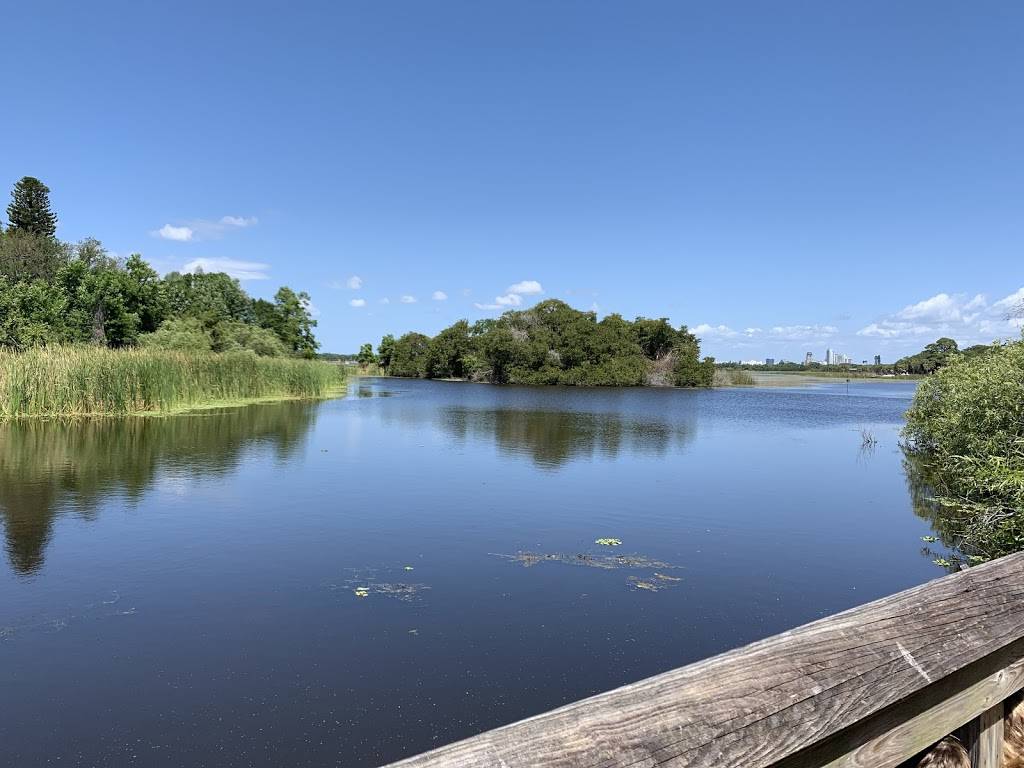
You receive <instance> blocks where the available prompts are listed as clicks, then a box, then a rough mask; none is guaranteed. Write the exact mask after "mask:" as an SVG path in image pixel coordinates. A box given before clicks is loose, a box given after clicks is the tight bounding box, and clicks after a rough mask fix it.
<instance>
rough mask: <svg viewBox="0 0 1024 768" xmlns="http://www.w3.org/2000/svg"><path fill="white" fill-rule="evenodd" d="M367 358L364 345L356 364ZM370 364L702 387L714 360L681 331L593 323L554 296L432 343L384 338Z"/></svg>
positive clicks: (533, 379)
mask: <svg viewBox="0 0 1024 768" xmlns="http://www.w3.org/2000/svg"><path fill="white" fill-rule="evenodd" d="M371 360H372V348H371V347H370V346H369V345H364V346H363V349H362V350H360V355H359V362H360V363H361V364H369V363H370V362H371ZM376 360H377V362H378V363H379V365H380V366H381V368H383V369H384V370H385V371H386V372H387V373H388V375H391V376H406V377H418V378H427V379H469V380H471V381H486V382H490V383H492V384H568V385H580V386H619V387H632V386H642V385H651V386H679V387H709V386H711V384H712V379H713V376H714V359H713V358H710V357H706V358H704V359H703V360H701V359H700V340H699V339H698V338H697V337H696V336H694V335H693V334H692V333H690V332H689V331H688V330H687V328H686V326H682V327H681V328H679V329H678V330H677V329H675V328H673V327H672V326H671V325H670V324H669V322H668V320H667V319H665V318H660V319H656V320H655V319H648V318H644V317H638V318H637V319H636V320H634V321H633V322H630V321H628V320H625V319H623V318H622V317H621V316H619V315H608V316H607V317H604V318H602V319H601V320H600V321H598V319H597V314H596V313H595V312H581V311H579V310H577V309H573V308H572V307H570V306H569V305H568V304H566V303H565V302H563V301H558V300H557V299H549V300H548V301H542V302H540V303H539V304H537V305H536V306H534V307H531V308H530V309H526V310H519V311H510V312H506V313H505V314H503V315H502V316H501V317H499V318H497V319H487V320H479V321H477V322H476V323H474V324H472V325H470V324H469V322H468V321H466V320H460V321H458V322H457V323H455V324H454V325H452V326H451V327H449V328H445V329H444V330H443V331H441V332H440V333H438V334H437V335H436V336H434V337H433V338H430V337H429V336H424V335H423V334H421V333H407V334H405V335H404V336H402V337H400V338H398V339H396V338H394V337H393V336H390V335H389V336H385V337H384V338H383V339H382V340H381V343H380V346H379V347H378V349H377V356H376Z"/></svg>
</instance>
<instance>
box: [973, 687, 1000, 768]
mask: <svg viewBox="0 0 1024 768" xmlns="http://www.w3.org/2000/svg"><path fill="white" fill-rule="evenodd" d="M1002 762H1003V702H1001V701H1000V702H999V703H998V704H996V705H995V706H993V707H991V708H990V709H986V710H985V711H984V712H982V713H981V716H980V717H979V718H978V740H977V741H976V742H975V743H974V744H973V745H972V746H971V766H973V768H999V766H1000V765H1001V764H1002Z"/></svg>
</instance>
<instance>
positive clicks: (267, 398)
mask: <svg viewBox="0 0 1024 768" xmlns="http://www.w3.org/2000/svg"><path fill="white" fill-rule="evenodd" d="M347 393H348V387H347V385H344V384H343V385H342V386H340V387H336V388H332V389H331V390H330V391H327V392H324V393H323V394H322V395H289V394H280V395H262V396H260V397H246V398H229V399H225V400H203V401H201V402H197V403H191V404H188V405H182V406H175V407H173V408H167V409H160V410H139V411H82V412H79V413H62V412H44V413H18V414H13V415H2V414H0V426H2V425H3V424H7V423H10V422H14V421H78V420H82V421H84V420H90V419H138V418H165V417H169V416H185V415H187V414H190V413H201V412H203V411H216V410H225V409H230V408H245V407H246V406H250V405H272V404H274V403H289V402H300V401H308V402H319V401H322V400H340V399H342V398H344V397H345V396H346V394H347Z"/></svg>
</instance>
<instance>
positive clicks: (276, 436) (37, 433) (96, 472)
mask: <svg viewBox="0 0 1024 768" xmlns="http://www.w3.org/2000/svg"><path fill="white" fill-rule="evenodd" d="M315 413H316V406H315V405H313V404H310V403H281V404H278V405H272V406H261V407H253V408H236V409H230V410H224V411H208V412H203V413H197V414H188V415H182V416H176V417H174V418H166V419H163V418H139V419H103V420H95V421H85V422H64V423H62V422H51V421H38V420H27V421H18V422H13V423H6V424H0V518H2V519H3V526H4V534H5V539H6V550H7V555H8V557H9V558H10V562H11V564H12V566H13V568H14V570H15V571H16V572H18V573H20V574H23V575H29V574H32V573H34V572H36V571H37V570H38V569H39V568H40V567H41V566H42V564H43V557H44V551H45V549H46V545H47V543H48V542H49V540H50V536H51V533H52V528H53V522H54V519H55V518H56V517H57V516H58V515H61V514H65V513H71V514H77V515H79V516H81V517H83V518H86V519H89V518H91V517H93V516H94V515H95V514H96V512H97V509H98V508H99V507H100V506H101V504H102V503H103V502H104V500H106V499H107V498H108V497H110V496H111V495H120V496H122V497H123V498H125V499H127V500H128V501H135V500H137V499H139V498H141V496H142V495H143V494H144V493H145V492H146V491H147V490H148V489H149V488H150V487H151V486H152V484H153V482H154V478H155V477H156V475H157V473H158V472H159V471H160V470H161V469H162V468H172V469H175V470H178V471H184V472H186V473H187V474H188V475H189V476H190V477H193V478H202V477H216V476H220V475H223V474H226V473H228V472H231V471H233V470H234V469H235V468H236V467H237V466H238V463H239V461H240V460H241V459H242V457H243V455H244V454H245V452H246V451H247V450H249V449H251V448H254V447H257V446H262V447H268V448H270V450H272V451H273V452H274V455H275V456H276V457H277V458H279V459H282V460H283V459H286V458H287V457H289V456H290V455H292V454H293V453H294V452H295V450H296V448H297V447H298V446H299V445H301V443H302V440H303V439H304V437H305V436H306V434H307V432H308V431H309V429H310V427H311V426H312V424H313V421H314V418H315V416H314V414H315Z"/></svg>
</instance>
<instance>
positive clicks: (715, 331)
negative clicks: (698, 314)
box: [691, 323, 739, 339]
mask: <svg viewBox="0 0 1024 768" xmlns="http://www.w3.org/2000/svg"><path fill="white" fill-rule="evenodd" d="M691 332H692V333H694V334H696V335H697V336H719V337H721V338H723V339H729V338H732V337H733V336H738V335H739V334H738V332H737V331H734V330H733V329H732V328H730V327H729V326H728V325H709V324H708V323H701V324H700V325H698V326H697V327H696V328H693V329H691Z"/></svg>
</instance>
